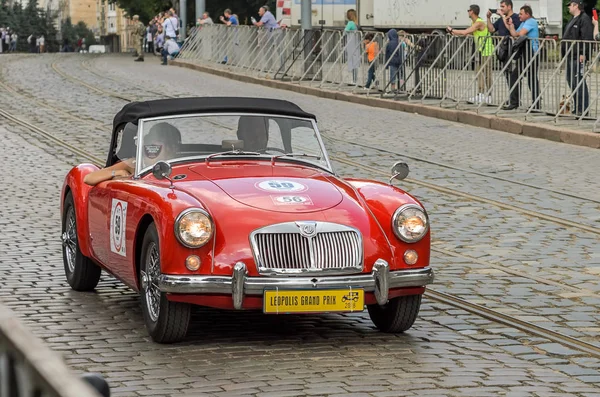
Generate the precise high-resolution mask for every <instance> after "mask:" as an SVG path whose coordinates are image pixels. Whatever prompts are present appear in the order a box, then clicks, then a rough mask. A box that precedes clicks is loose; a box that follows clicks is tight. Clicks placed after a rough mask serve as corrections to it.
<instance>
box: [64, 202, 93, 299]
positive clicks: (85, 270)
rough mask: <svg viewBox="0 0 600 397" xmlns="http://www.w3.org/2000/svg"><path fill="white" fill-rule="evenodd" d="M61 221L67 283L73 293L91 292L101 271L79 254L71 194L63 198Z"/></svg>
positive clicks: (75, 218)
mask: <svg viewBox="0 0 600 397" xmlns="http://www.w3.org/2000/svg"><path fill="white" fill-rule="evenodd" d="M63 208H64V212H63V219H62V246H63V248H62V252H63V262H64V265H65V275H66V276H67V282H68V283H69V285H70V286H71V288H73V289H74V290H75V291H92V290H93V289H94V288H96V286H97V285H98V281H100V273H101V272H102V270H101V269H100V267H99V266H97V265H96V264H95V263H94V262H92V260H91V259H90V258H88V257H86V256H84V255H83V254H82V253H81V250H80V249H79V242H78V240H77V217H76V215H75V204H74V202H73V195H72V194H71V192H69V193H68V194H67V197H65V202H64V205H63Z"/></svg>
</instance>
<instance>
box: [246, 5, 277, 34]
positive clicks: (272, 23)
mask: <svg viewBox="0 0 600 397" xmlns="http://www.w3.org/2000/svg"><path fill="white" fill-rule="evenodd" d="M258 15H260V21H258V22H256V19H254V17H252V24H253V25H254V26H256V27H261V26H263V27H265V28H266V29H268V30H270V31H272V30H273V29H278V28H279V24H278V23H277V20H276V19H275V16H273V14H272V13H271V11H269V7H268V6H262V7H260V8H259V9H258Z"/></svg>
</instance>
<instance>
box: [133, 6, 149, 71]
mask: <svg viewBox="0 0 600 397" xmlns="http://www.w3.org/2000/svg"><path fill="white" fill-rule="evenodd" d="M132 19H133V45H134V46H135V51H136V52H137V53H138V57H137V58H136V59H134V62H144V51H142V43H143V41H144V35H145V33H146V27H145V26H144V24H143V23H142V22H140V17H139V15H134V16H133V18H132Z"/></svg>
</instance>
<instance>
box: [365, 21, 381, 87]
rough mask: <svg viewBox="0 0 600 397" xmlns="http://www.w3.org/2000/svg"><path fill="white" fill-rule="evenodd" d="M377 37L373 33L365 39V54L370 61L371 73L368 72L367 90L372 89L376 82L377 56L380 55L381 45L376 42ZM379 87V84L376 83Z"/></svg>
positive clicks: (368, 34)
mask: <svg viewBox="0 0 600 397" xmlns="http://www.w3.org/2000/svg"><path fill="white" fill-rule="evenodd" d="M374 39H375V35H374V34H373V33H367V35H366V36H365V39H364V44H365V52H366V54H367V60H368V61H369V71H368V72H367V83H366V84H365V88H366V89H369V88H371V84H372V83H373V82H374V81H375V68H376V67H377V66H376V62H375V60H376V59H377V55H379V44H377V42H376V41H375V40H374ZM375 84H376V85H377V83H375Z"/></svg>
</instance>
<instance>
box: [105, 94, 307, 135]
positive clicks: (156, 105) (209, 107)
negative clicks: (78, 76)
mask: <svg viewBox="0 0 600 397" xmlns="http://www.w3.org/2000/svg"><path fill="white" fill-rule="evenodd" d="M189 113H258V114H274V115H282V116H292V117H303V118H310V119H314V120H316V119H317V118H316V117H315V116H314V115H313V114H310V113H306V112H304V111H303V110H302V109H300V107H298V106H297V105H295V104H293V103H291V102H288V101H283V100H279V99H265V98H240V97H193V98H173V99H158V100H154V101H145V102H131V103H128V104H127V105H125V106H123V109H121V111H120V112H119V113H117V115H116V116H115V119H114V122H113V132H114V131H116V130H117V129H118V128H119V127H121V126H122V125H123V124H126V123H134V124H137V123H138V120H139V119H144V118H149V117H162V116H171V115H182V114H189Z"/></svg>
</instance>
